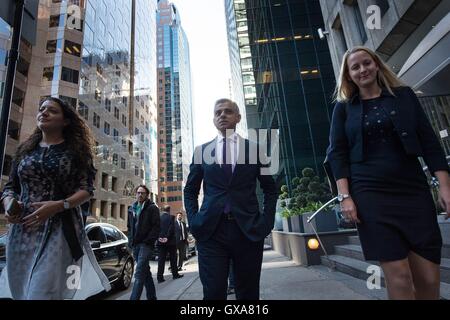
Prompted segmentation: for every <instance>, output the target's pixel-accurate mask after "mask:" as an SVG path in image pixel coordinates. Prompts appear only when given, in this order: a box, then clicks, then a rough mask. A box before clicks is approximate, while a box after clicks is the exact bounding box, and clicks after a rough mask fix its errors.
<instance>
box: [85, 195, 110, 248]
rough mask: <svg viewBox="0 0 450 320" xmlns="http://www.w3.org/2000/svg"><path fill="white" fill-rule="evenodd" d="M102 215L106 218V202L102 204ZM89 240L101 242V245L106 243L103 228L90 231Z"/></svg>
mask: <svg viewBox="0 0 450 320" xmlns="http://www.w3.org/2000/svg"><path fill="white" fill-rule="evenodd" d="M100 208H101V210H100V215H101V216H102V217H105V218H106V201H102V202H101V207H100ZM87 236H88V239H89V240H90V241H100V243H106V236H105V233H104V232H103V230H102V228H101V227H94V228H92V229H91V230H89V232H88V234H87Z"/></svg>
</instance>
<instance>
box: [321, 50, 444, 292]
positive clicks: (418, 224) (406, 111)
mask: <svg viewBox="0 0 450 320" xmlns="http://www.w3.org/2000/svg"><path fill="white" fill-rule="evenodd" d="M336 89H337V90H336V95H337V101H338V103H337V104H336V106H335V108H334V112H333V119H332V124H331V132H330V147H329V149H328V153H327V156H328V159H329V162H330V165H331V168H332V171H333V174H334V177H335V179H336V182H337V186H338V192H339V196H338V199H339V201H340V204H341V209H342V212H343V214H344V216H345V217H346V218H347V219H348V220H350V221H352V222H356V223H357V228H358V233H359V237H360V240H361V246H362V249H363V253H364V256H365V258H366V260H375V261H378V262H379V263H380V266H381V268H382V270H383V273H384V277H385V279H386V287H387V291H388V295H389V298H391V299H439V286H440V273H439V272H440V268H439V264H440V261H441V247H442V238H441V233H440V229H439V226H438V223H437V215H436V208H435V205H434V201H433V198H432V196H431V193H430V189H429V186H428V183H427V179H426V176H425V174H424V172H423V170H422V166H421V164H420V162H419V160H418V157H423V159H424V161H425V163H426V164H427V165H428V168H429V169H430V173H431V174H432V175H434V176H436V177H437V178H438V180H439V184H440V188H439V195H440V201H441V206H442V208H443V209H444V210H446V212H447V218H448V215H449V214H450V179H449V175H448V169H449V168H448V165H447V161H446V159H445V154H444V152H443V150H442V147H441V146H440V144H439V141H438V139H437V137H436V135H435V133H434V131H433V129H432V127H431V125H430V123H429V121H428V119H427V117H426V115H425V112H424V111H423V109H422V107H421V105H420V102H419V100H418V99H417V97H416V95H415V94H414V92H413V91H412V90H411V88H409V87H406V86H404V85H402V83H401V82H400V80H399V79H398V78H397V76H396V75H395V74H394V73H393V72H392V71H391V70H390V69H389V67H388V66H387V65H386V64H385V63H384V62H383V61H382V60H381V59H380V58H379V57H378V56H377V55H376V54H375V53H374V52H373V51H372V50H370V49H368V48H365V47H355V48H353V49H352V50H349V51H347V53H346V54H345V55H344V57H343V62H342V66H341V74H340V77H339V82H338V85H337V88H336Z"/></svg>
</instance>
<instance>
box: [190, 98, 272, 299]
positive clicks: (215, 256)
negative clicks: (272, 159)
mask: <svg viewBox="0 0 450 320" xmlns="http://www.w3.org/2000/svg"><path fill="white" fill-rule="evenodd" d="M240 120H241V115H240V113H239V108H238V106H237V105H236V103H234V102H233V101H231V100H228V99H220V100H218V101H217V102H216V104H215V107H214V125H215V126H216V128H217V129H218V131H219V135H218V136H217V137H216V138H215V139H214V140H212V141H210V142H208V143H206V144H204V145H202V146H199V147H197V148H196V150H195V153H194V158H193V162H192V164H191V166H190V173H189V176H188V179H187V183H186V187H185V188H184V204H185V207H186V212H187V215H188V221H189V228H190V231H191V233H192V235H193V236H194V237H195V239H196V240H197V249H198V254H199V258H198V262H199V273H200V280H201V282H202V284H203V294H204V299H207V300H226V297H227V278H228V273H229V272H228V271H229V261H230V259H231V260H232V262H233V272H234V277H235V292H236V299H238V300H257V299H259V280H260V275H261V265H262V258H263V247H264V238H265V237H266V236H267V235H268V234H269V233H270V232H271V230H272V228H273V225H274V220H275V207H276V201H277V198H278V188H277V187H276V185H275V182H274V180H273V178H272V176H271V175H267V174H263V172H262V171H261V169H262V167H263V165H262V164H261V162H262V161H260V160H259V159H258V161H249V159H252V158H253V156H255V152H256V155H257V154H258V152H257V149H258V146H256V144H255V143H253V142H250V141H248V140H246V139H243V138H241V137H240V136H239V135H237V133H235V129H236V124H237V123H239V121H240ZM212 159H214V160H212ZM264 173H265V172H264ZM257 181H259V183H260V186H261V188H262V190H263V193H264V210H263V212H261V211H260V209H259V203H258V199H257V197H256V185H257ZM202 182H203V192H204V199H203V203H202V206H201V208H200V209H199V205H198V194H199V191H200V186H201V184H202Z"/></svg>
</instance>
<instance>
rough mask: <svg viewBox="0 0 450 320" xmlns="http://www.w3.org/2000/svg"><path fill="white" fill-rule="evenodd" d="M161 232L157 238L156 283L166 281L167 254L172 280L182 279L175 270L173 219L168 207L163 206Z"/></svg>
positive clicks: (175, 252)
mask: <svg viewBox="0 0 450 320" xmlns="http://www.w3.org/2000/svg"><path fill="white" fill-rule="evenodd" d="M160 220H161V231H160V233H159V238H158V248H159V254H158V276H157V279H158V283H161V282H164V281H166V280H165V279H164V269H165V265H166V256H167V253H169V261H170V268H171V271H172V277H173V279H178V278H182V277H183V275H182V274H178V268H177V247H176V243H175V217H174V216H172V215H171V214H170V206H169V205H165V206H164V207H163V212H162V214H161V218H160Z"/></svg>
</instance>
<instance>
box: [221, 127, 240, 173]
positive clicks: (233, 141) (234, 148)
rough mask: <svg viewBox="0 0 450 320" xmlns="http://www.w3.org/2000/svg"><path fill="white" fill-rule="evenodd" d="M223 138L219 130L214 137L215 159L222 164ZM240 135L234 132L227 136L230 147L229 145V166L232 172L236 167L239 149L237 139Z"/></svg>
mask: <svg viewBox="0 0 450 320" xmlns="http://www.w3.org/2000/svg"><path fill="white" fill-rule="evenodd" d="M223 138H224V136H223V135H222V133H221V132H219V134H218V135H217V139H216V159H217V162H218V163H219V164H220V165H222V159H223V157H222V150H223ZM239 138H240V136H239V135H238V134H237V133H236V132H234V133H233V134H231V135H229V136H228V137H227V140H228V141H229V144H230V147H231V165H232V166H231V167H232V169H231V170H232V172H234V168H235V167H236V162H237V159H238V155H239V154H238V151H239V140H240V139H239Z"/></svg>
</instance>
